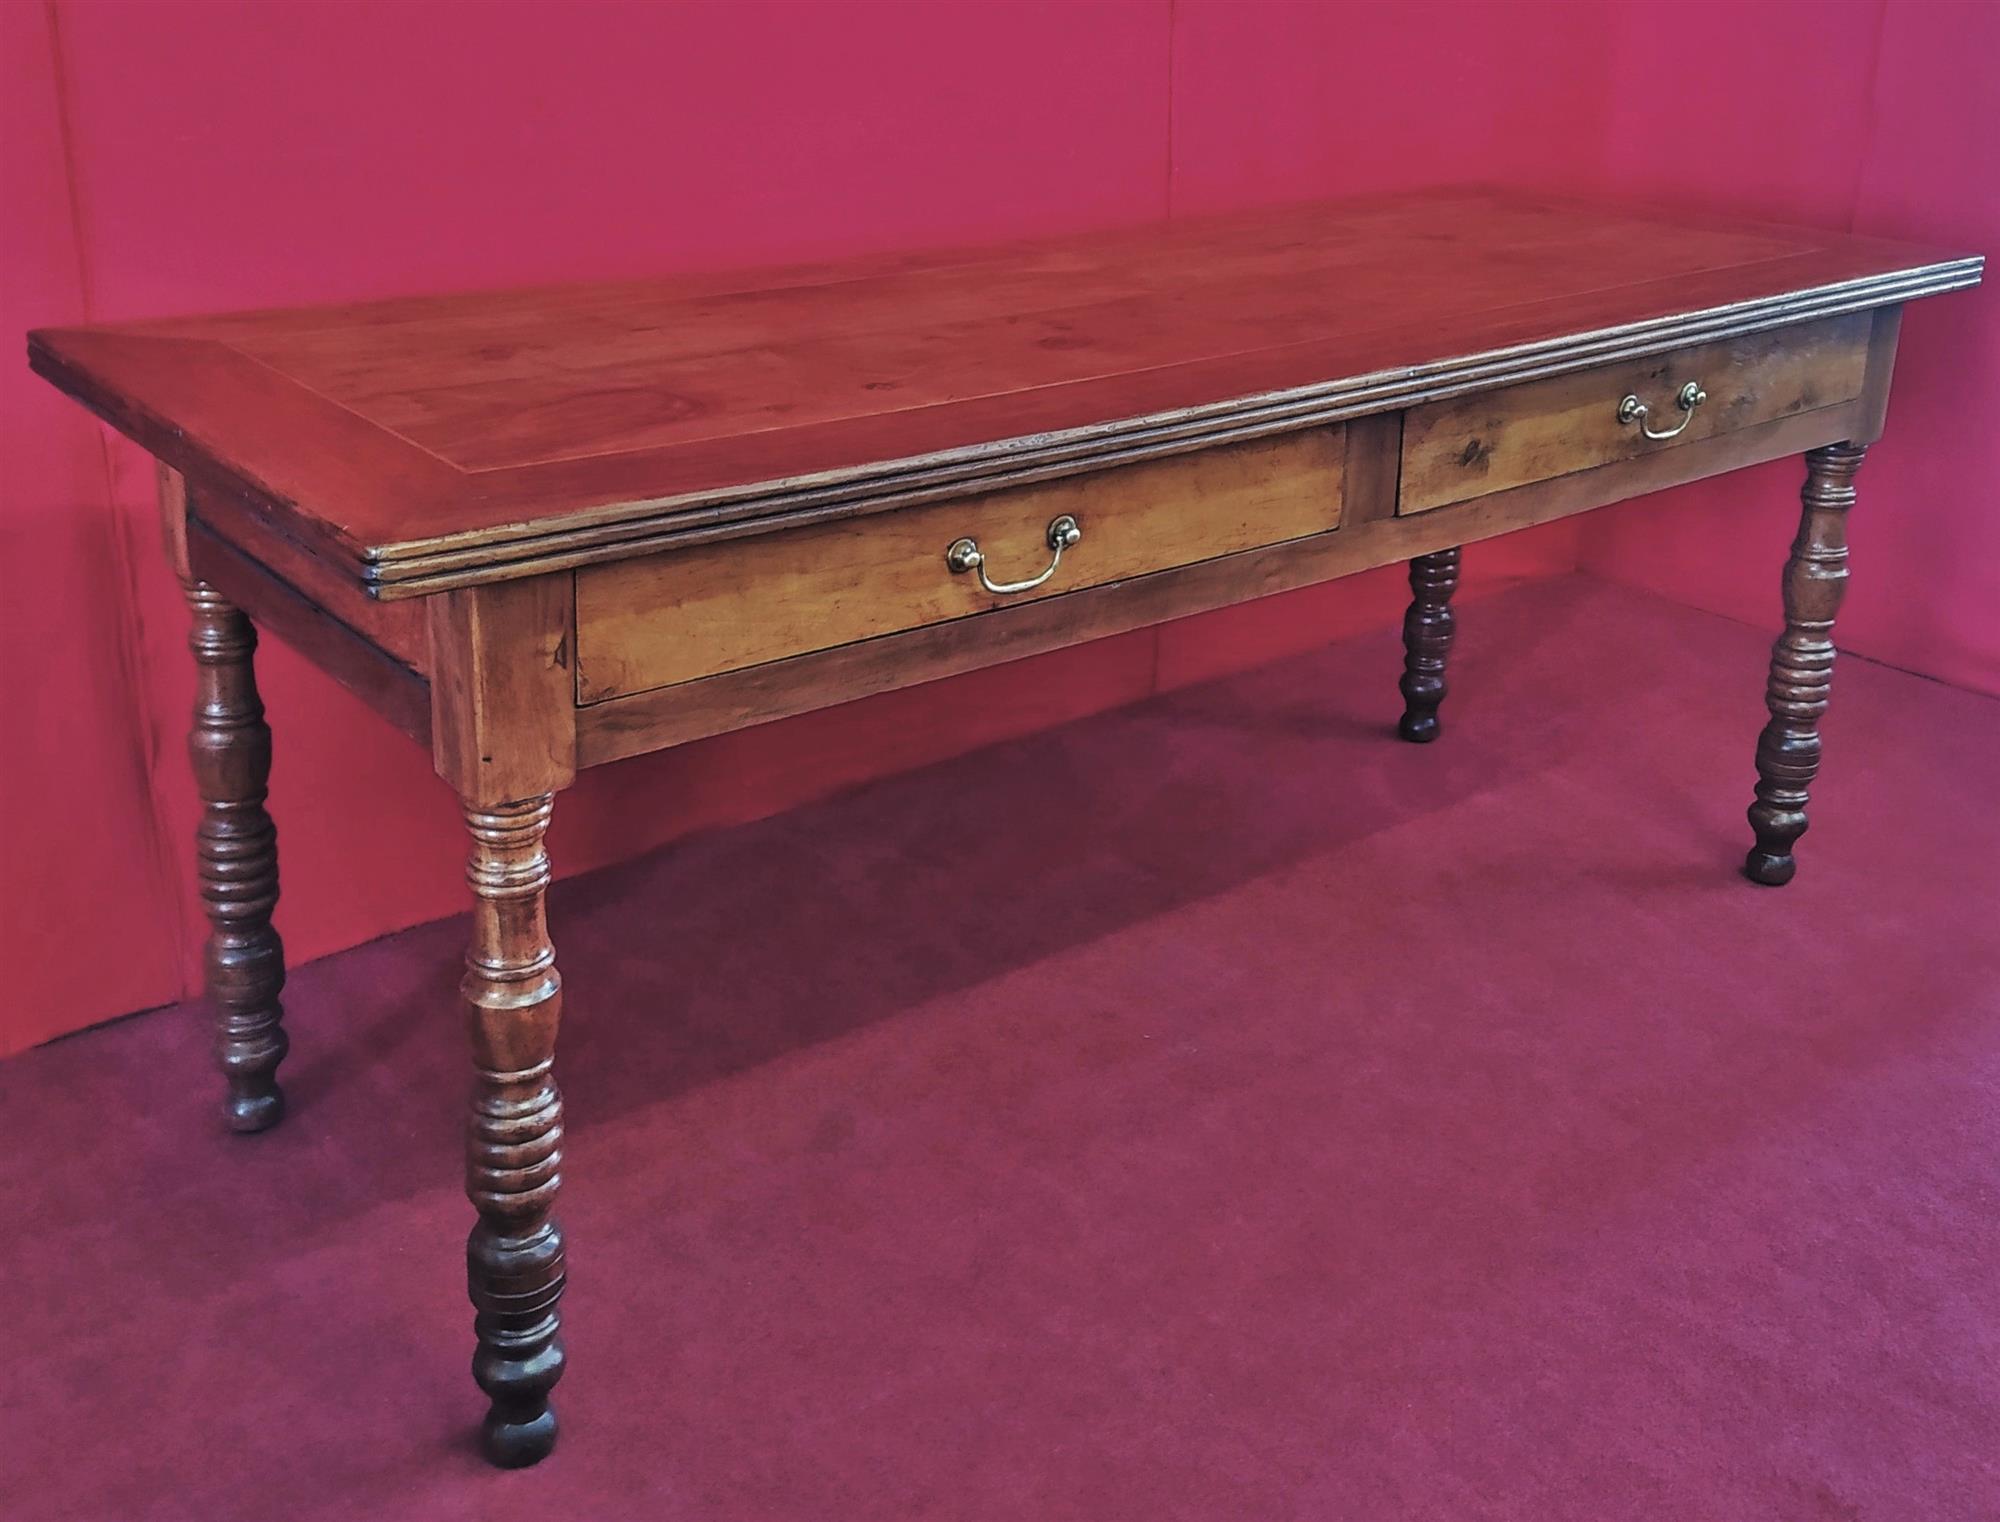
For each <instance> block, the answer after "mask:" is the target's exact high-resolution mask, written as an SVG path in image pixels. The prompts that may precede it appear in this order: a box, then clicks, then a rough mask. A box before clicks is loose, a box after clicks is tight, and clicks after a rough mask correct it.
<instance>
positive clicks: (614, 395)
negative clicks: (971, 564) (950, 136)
mask: <svg viewBox="0 0 2000 1522" xmlns="http://www.w3.org/2000/svg"><path fill="white" fill-rule="evenodd" d="M1979 271H1980V261H1979V260H1978V259H1976V258H1967V257H1959V256H1955V255H1950V254H1945V253H1940V252H1937V251H1934V250H1925V249H1918V248H1912V247H1909V246H1906V245H1900V244H1893V243H1887V242H1883V241H1881V240H1878V239H1871V238H1858V237H1852V236H1849V235H1845V234H1838V233H1822V232H1815V231H1804V230H1799V229H1786V228H1775V227H1769V226H1764V225H1761V224H1755V223H1748V222H1742V221H1732V220H1726V219H1716V218H1709V217H1698V216H1690V215H1688V214H1685V213H1680V212H1676V213H1671V214H1669V213H1662V212H1657V211H1649V210H1645V209H1634V208H1631V207H1622V206H1603V205H1592V204H1588V203H1582V202H1575V201H1569V200H1564V199H1560V198H1554V197H1548V196H1528V195H1521V194H1514V193H1504V192H1498V191H1488V190H1443V191H1426V192H1417V193H1406V194H1397V195H1388V196H1381V197H1375V198H1370V199H1364V200H1355V201H1346V202H1338V203H1322V204H1310V205H1302V206H1292V207H1284V208H1278V209H1274V210H1263V211H1257V212H1252V213H1245V214H1239V215H1235V216H1229V217H1219V218H1211V219H1199V220H1193V221H1185V222H1179V223H1174V224H1172V225H1169V226H1165V227H1150V228H1136V229H1126V230H1121V231H1116V232H1106V233H1097V234H1092V235H1088V236H1082V237H1071V238H1067V239H1063V240H1059V241H1054V242H1042V243H1033V244H1015V245H1005V246H1001V247H996V248H985V249H974V250H958V251H947V252H940V253H926V254H915V255H909V254H903V255H890V256H874V257H869V258H861V259H853V260H847V261H841V262H836V263H831V264H823V265H816V266H808V267H802V268H792V269H773V270H758V271H749V272H740V271H739V272H733V273H723V274H717V275H706V276H680V277H675V278H671V279H662V280H650V281H635V282H624V283H617V284H606V285H596V286H585V287H561V288H545V289H537V290H527V291H510V292H492V293H473V294H461V295H453V296H440V297H416V298H410V299H405V300H397V301H384V302H374V303H366V304H361V305H348V306H340V307H324V308H306V309H297V310H290V311H281V312H260V313H247V314H238V315H231V316H221V317H201V318H190V319H173V320H165V321H152V322H141V323H130V324H121V325H115V326H109V327H100V328H86V329H67V330H57V331H44V332H40V333H37V334H33V335H31V337H30V358H31V361H32V363H33V364H34V365H35V367H36V368H37V369H38V370H40V371H41V372H42V373H43V374H44V375H46V376H48V377H49V378H50V379H52V380H53V381H55V382H56V383H57V384H58V385H60V386H62V387H64V388H65V389H67V390H69V391H71V392H72V393H73V394H75V395H76V396H78V397H79V398H81V399H83V400H84V401H85V402H86V403H88V404H89V405H90V406H92V407H93V408H95V409H96V410H97V411H98V412H99V413H101V414H102V415H103V416H105V417H106V418H108V419H109V420H110V421H112V422H113V423H114V424H115V425H116V426H118V427H120V428H122V429H124V430H125V431H126V432H128V433H129V434H131V435H132V436H133V437H135V438H136V439H138V440H139V441H140V442H141V443H142V444H144V445H145V446H146V447H148V448H149V449H151V450H152V451H153V452H154V453H155V454H156V455H158V456H159V457H160V458H161V459H162V460H164V461H165V462H166V463H167V464H168V465H170V466H172V467H173V468H175V469H178V470H181V471H183V472H185V473H187V474H188V475H189V477H190V479H191V480H192V481H194V482H195V483H196V484H197V485H200V486H204V487H219V488H221V489H224V490H226V491H228V492H231V493H234V494H237V495H239V496H241V497H243V498H245V499H247V500H249V501H252V502H254V503H255V504H256V507H257V510H258V511H259V512H260V513H261V514H262V515H263V517H264V519H265V521H266V522H267V523H268V524H269V525H270V526H271V527H272V528H273V529H274V531H276V532H278V533H281V534H282V535H283V536H284V537H286V538H288V539H290V540H292V541H294V542H296V543H299V544H301V545H305V546H309V547H311V548H312V549H313V550H314V552H315V553H318V554H321V555H323V556H325V557H326V558H328V559H329V560H331V561H333V562H335V563H337V564H338V566H339V567H340V569H341V571H342V573H343V574H345V575H347V576H349V577H350V578H353V579H356V580H359V581H361V582H363V583H365V584H366V585H368V586H369V587H370V588H371V590H373V591H375V592H376V593H377V594H378V595H380V596H385V597H400V596H414V595H419V594H421V593H424V592H428V591H435V590H441V589H444V588H448V587H452V586H464V585H472V584H477V583H480V582H484V581H490V580H496V579H501V578H506V577H516V576H528V575H534V574H539V573H541V572H544V571H549V570H555V569H565V568H570V567H573V566H577V565H582V564H588V563H591V562H594V561H602V560H616V559H623V558H628V557H630V556H633V555H637V554H643V553H647V552H650V551H652V550H656V549H661V548H668V547H677V546H685V545H691V544H695V543H700V542H704V541H706V540H712V539H715V538H720V537H731V536H737V535H743V534H751V533H764V532H772V531H775V530H778V529H790V528H799V527H804V526H807V525H809V524H812V523H815V522H823V521H827V520H828V519H831V518H836V517H843V516H851V515H856V514H862V513H871V512H879V511H886V510H890V509H893V508H900V507H904V506H909V505H912V504H914V503H916V502H919V501H927V500H938V499H939V498H941V497H946V496H962V495H965V494H966V493H968V492H979V491H988V490H995V489H1000V488H1003V487H1008V486H1014V485H1022V484H1027V482H1028V481H1029V480H1033V479H1047V478H1050V477H1052V476H1059V475H1065V474H1075V473H1078V472H1083V471H1090V470H1096V469H1102V468H1108V467H1111V466H1116V465H1120V464H1127V463H1131V462H1133V461H1134V460H1135V459H1138V458H1142V457H1145V456H1147V455H1156V454H1161V453H1170V452H1175V451H1184V450H1188V449H1195V448H1204V447H1210V446H1212V445H1213V444H1216V443H1220V442H1227V441H1230V440H1232V439H1240V438H1243V437H1247V436H1251V435H1253V434H1255V433H1259V432H1261V433H1273V432H1283V431H1287V430H1291V429H1296V428H1302V427H1311V426H1315V425H1317V424H1321V423H1325V422H1330V421H1336V420H1339V419H1341V418H1346V417H1353V416H1361V415H1365V414H1367V413H1370V412H1379V411H1386V410H1393V409H1394V408H1397V407H1401V406H1413V405H1421V404H1423V403H1425V402H1429V401H1435V400H1439V399H1441V398H1443V397H1445V396H1449V395H1455V394H1462V393H1464V392H1466V391H1469V390H1475V389H1481V388H1488V387H1491V386H1493V385H1496V384H1501V383H1505V382H1509V381H1516V380H1530V379H1538V378H1543V377H1546V376H1548V375H1551V374H1560V373H1563V372H1564V371H1566V370H1571V369H1579V368H1585V367H1588V366H1589V365H1592V364H1604V363H1610V362H1613V361H1616V360H1620V359H1629V358H1634V357H1640V356H1643V355H1645V354H1650V353H1659V352H1663V351H1665V350H1667V349H1672V348H1682V347H1686V346H1688V345H1689V344H1692V343H1697V342H1708V341H1714V340H1719V339H1724V338H1728V337H1732V336H1735V335H1737V334H1739V333H1743V332H1756V331H1762V330H1764V329H1767V328H1771V327H1778V326H1785V325H1789V324H1796V323H1799V322H1805V321H1812V320H1816V319H1818V318H1821V317H1825V316H1829V315H1833V314H1835V313H1837V312H1841V311H1856V310H1863V309H1873V308H1877V307H1883V306H1889V305H1894V304H1895V303H1897V302H1899V301H1903V300H1908V299H1910V298H1912V297H1914V296H1921V295H1926V294H1930V293H1933V292H1936V291H1942V290H1949V289H1955V288H1958V287H1960V286H1964V285H1968V284H1972V283H1974V282H1976V281H1977V279H1978V278H1979Z"/></svg>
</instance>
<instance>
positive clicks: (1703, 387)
mask: <svg viewBox="0 0 2000 1522" xmlns="http://www.w3.org/2000/svg"><path fill="white" fill-rule="evenodd" d="M1869 326H1870V323H1869V317H1868V314H1867V313H1865V312H1861V313H1855V314H1853V315H1851V316H1846V317H1832V318H1827V319H1825V320H1823V321H1821V322H1815V323H1807V324H1803V325H1801V326H1799V327H1796V328H1782V329H1779V330H1777V331H1776V332H1770V333H1753V334H1750V335H1748V336H1746V337H1743V338H1732V339H1725V340H1723V341H1721V342H1718V343H1712V344H1701V345H1698V346H1696V347H1693V348H1688V349H1679V350H1676V351H1674V352H1673V353H1671V354H1662V355H1656V356H1654V357H1652V358H1650V359H1639V360H1629V361H1626V362H1624V363H1621V364H1615V365H1605V366H1602V367H1600V368H1598V369H1594V370H1580V371H1577V372H1576V373H1575V374H1573V375H1559V376H1556V377H1554V378H1553V379H1550V380H1544V381H1530V382H1528V383H1527V384H1525V385H1520V386H1510V387H1508V388H1507V389H1505V390H1502V391H1488V392H1482V393H1480V394H1478V395H1476V396H1468V397H1459V398H1455V399H1453V400H1451V401H1444V402H1433V403H1431V404H1429V405H1428V406H1423V407H1414V408H1412V409H1411V410H1410V411H1409V413H1408V414H1407V415H1406V417H1405V418H1404V423H1403V472H1402V484H1401V487H1400V488H1399V491H1398V495H1397V511H1398V512H1402V513H1421V512H1424V511H1426V510H1428V509H1430V508H1433V507H1444V506H1446V505H1447V504H1449V503H1452V502H1464V501H1468V500H1469V499H1471V498H1474V497H1483V496H1486V495H1488V494H1490V493H1492V492H1498V491H1506V490H1507V489H1509V488H1510V487H1515V486H1526V485H1528V484H1529V483H1531V482H1534V481H1548V480H1553V479H1554V478H1555V477H1557V476H1566V475H1569V474H1571V473H1572V472H1575V471H1579V470H1589V469H1591V468H1592V467H1593V466H1598V465H1609V464H1612V463H1614V462H1616V461H1619V460H1629V459H1633V458H1635V457H1637V456H1639V455H1642V454H1650V453H1652V452H1653V451H1655V450H1661V449H1675V448H1679V447H1682V446H1684V445H1687V444H1693V443H1697V442H1699V441H1701V440H1703V439H1711V438H1715V437H1718V436H1719V435H1722V434H1727V433H1734V432H1736V431H1737V430H1739V429H1743V428H1750V427H1753V426H1755V425H1756V424H1758V423H1769V422H1772V421H1775V420H1776V419H1778V418H1783V417H1789V416H1791V415H1792V414H1793V413H1798V412H1811V411H1813V410H1814V409H1816V408H1820V407H1831V406H1834V405H1837V404H1838V403H1841V402H1847V401H1852V400H1853V399H1854V398H1855V397H1857V396H1859V395H1860V394H1861V384H1862V378H1863V375H1864V374H1865V372H1866V370H1867V363H1868V333H1869ZM1690 385H1692V386H1694V387H1696V388H1698V389H1699V391H1700V392H1702V393H1704V395H1705V400H1703V401H1701V402H1700V403H1699V404H1697V405H1695V406H1694V407H1692V408H1686V407H1683V406H1681V405H1679V400H1678V399H1679V397H1680V394H1681V392H1682V391H1683V389H1684V388H1686V387H1688V386H1690ZM1627 397H1636V398H1637V399H1638V402H1639V403H1641V404H1643V405H1644V408H1645V411H1644V413H1643V414H1642V415H1640V416H1637V417H1634V416H1631V415H1630V414H1631V411H1632V407H1633V404H1632V403H1629V402H1626V401H1625V399H1626V398H1627ZM1621 404H1622V405H1621ZM1621 412H1622V413H1624V414H1625V415H1624V416H1622V417H1621ZM1646 430H1651V431H1652V432H1654V433H1657V434H1666V433H1671V435H1672V436H1671V437H1667V438H1649V437H1647V433H1646Z"/></svg>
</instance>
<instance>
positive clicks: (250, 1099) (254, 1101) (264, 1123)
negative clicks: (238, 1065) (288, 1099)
mask: <svg viewBox="0 0 2000 1522" xmlns="http://www.w3.org/2000/svg"><path fill="white" fill-rule="evenodd" d="M284 1118H285V1091H284V1090H283V1089H281V1088H279V1087H278V1086H277V1085H276V1084H272V1085H271V1087H270V1088H268V1089H266V1090H264V1091H263V1092H262V1093H259V1094H231V1095H230V1096H229V1097H228V1098H227V1099H225V1100H224V1101H223V1102H222V1119H223V1121H224V1123H225V1124H226V1125H227V1126H228V1127H229V1129H230V1130H232V1131H235V1132H237V1133H238V1134H240V1135H244V1136H248V1135H250V1134H251V1133H252V1132H255V1131H268V1130H270V1129H271V1127H273V1126H275V1125H276V1124H277V1123H278V1122H279V1121H281V1120H283V1119H284Z"/></svg>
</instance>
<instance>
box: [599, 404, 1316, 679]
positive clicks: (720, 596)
mask: <svg viewBox="0 0 2000 1522" xmlns="http://www.w3.org/2000/svg"><path fill="white" fill-rule="evenodd" d="M1346 450H1347V435H1346V430H1345V428H1343V427H1340V426H1333V427H1325V428H1315V429H1310V430H1307V431H1305V432H1300V433H1291V434H1284V435H1281V436H1279V437H1277V438H1272V439H1258V440H1253V441H1250V442H1247V443H1241V444H1230V445H1225V446H1221V447H1218V448H1214V449H1208V450H1203V451H1201V452H1199V453H1194V454H1186V455H1176V456H1173V457H1171V458H1168V459H1164V460H1155V461H1149V462H1147V463H1144V464H1139V465H1127V466H1121V467H1119V468H1117V469H1115V470H1107V471H1099V472H1096V473H1094V474H1091V475H1085V476H1073V477H1070V478H1068V479H1065V480H1061V481H1051V482H1046V483H1043V484H1040V485H1035V486H1023V487H1016V488H1013V489H1012V490H1008V491H1000V492H992V493H988V494H985V495H982V496H973V497H965V498H961V499H957V500H954V501H950V502H942V503H938V504H935V505H932V506H926V507H913V508H904V509H902V510H899V511H894V512H887V513H879V514H875V515H872V516H868V517H861V518H853V519H849V520H847V521H845V522H841V523H833V524H826V525H822V526H820V527H816V528H809V529H793V530H789V531H786V532H781V533H773V534H766V535H762V536H759V537H753V538H747V539H739V540H733V541H727V542H723V543H718V544H709V545H702V546H699V547H697V548H693V549H686V550H669V551H665V552H663V553H661V554H658V555H653V556H648V557H646V558H643V559H638V560H630V561H623V562H620V563H618V564H615V565H606V566H593V567H590V568H588V569H585V570H581V571H578V572H577V575H576V655H577V700H578V701H579V702H580V703H595V702H599V701H602V700H604V699H606V698H613V697H618V696H621V695H624V694H628V693H634V692H644V691H648V690H650V689H652V688H655V687H665V686H669V685H672V684H673V683H676V682H687V681H693V680H694V679H696V678H698V677H704V676H713V675H715V674H716V673H718V672H722V671H734V670H738V669H741V668H742V667H745V666H755V665H760V664H762V663H764V662H766V661H776V660H783V659H784V658H785V657H787V656H793V655H802V654H805V653H806V652H808V651H812V650H825V649H829V648H831V647H833V646H836V645H846V644H852V643H854V642H855V641H857V640H864V639H868V638H871V637H872V636H875V635H879V634H890V633H894V632H896V631H898V630H903V629H914V628H919V627H921V626H923V625H925V624H935V623H943V622H946V621H948V620H951V619H958V618H966V617H969V616H971V615H973V614H977V613H984V612H988V611H991V610H994V609H999V608H1005V607H1009V606H1014V605H1017V604H1020V603H1023V602H1027V601H1031V600H1033V599H1036V598H1042V597H1053V596H1058V595H1061V594H1062V593H1066V592H1074V591H1078V590H1080V589H1082V588H1085V587H1092V586H1098V585H1101V584H1102V583H1105V582H1110V581H1119V580H1123V579H1125V578H1127V577H1132V576H1143V575H1145V574H1147V573H1148V572H1151V571H1163V570H1168V569H1170V568H1172V567H1174V566H1180V565H1191V564H1193V563H1195V562H1196V561H1201V560H1211V559H1214V558H1215V557H1216V556H1218V555H1228V554H1233V553H1235V552H1236V551H1239V550H1248V549H1256V548H1258V547H1259V546H1262V545H1267V544H1277V543H1279V542H1281V541H1283V540H1287V539H1298V538H1303V537H1304V536H1306V535H1309V534H1321V533H1325V532H1326V531H1328V530H1329V529H1333V528H1337V527H1339V524H1340V514H1341V503H1342V496H1343V489H1344V485H1345V466H1346ZM1063 517H1069V518H1073V519H1074V520H1075V522H1076V526H1077V529H1078V531H1079V532H1078V538H1077V539H1076V541H1075V543H1074V544H1071V545H1069V546H1068V547H1066V548H1065V549H1064V550H1063V552H1062V555H1061V559H1060V563H1059V564H1057V565H1056V567H1055V571H1054V574H1052V575H1050V576H1049V577H1048V579H1047V580H1045V581H1043V582H1041V583H1040V584H1039V585H1037V586H1035V587H1033V588H1030V589H1026V590H1021V591H1016V592H1008V593H999V594H996V593H994V592H992V591H989V590H987V589H986V588H985V587H984V586H982V585H981V575H982V574H983V575H984V576H985V577H986V578H987V579H988V580H990V581H992V582H993V583H995V584H998V585H1010V584H1014V583H1019V582H1025V581H1029V580H1032V579H1033V578H1034V577H1036V576H1038V575H1039V574H1040V573H1041V572H1042V571H1044V570H1045V569H1047V568H1048V567H1049V565H1050V563H1051V561H1052V560H1053V559H1054V558H1055V556H1054V551H1053V549H1052V547H1051V543H1050V526H1051V524H1052V523H1053V522H1054V521H1055V520H1056V519H1059V518H1063ZM966 538H970V539H972V540H974V541H975V543H976V545H977V547H978V552H979V555H980V557H982V564H981V565H979V566H977V567H969V568H967V569H963V570H960V571H953V570H952V569H951V567H950V566H949V565H948V564H947V552H948V551H950V550H951V548H952V547H953V545H954V544H956V543H957V542H958V541H959V540H961V539H966Z"/></svg>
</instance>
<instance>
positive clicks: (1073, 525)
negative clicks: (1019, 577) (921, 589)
mask: <svg viewBox="0 0 2000 1522" xmlns="http://www.w3.org/2000/svg"><path fill="white" fill-rule="evenodd" d="M1081 538H1083V526H1082V525H1081V524H1079V523H1078V522H1077V521H1076V519H1074V518H1072V517H1071V516H1070V515H1069V514H1068V513H1064V514H1063V515H1062V516H1061V517H1060V518H1057V519H1054V520H1053V521H1051V522H1050V524H1049V531H1048V534H1047V539H1048V544H1049V548H1050V549H1052V550H1054V551H1055V552H1056V553H1055V558H1054V559H1053V560H1051V561H1050V562H1049V563H1048V565H1047V567H1046V568H1045V569H1044V570H1043V571H1042V574H1041V575H1039V576H1031V577H1029V578H1028V579H1027V580H1026V581H989V580H988V579H987V576H986V554H985V552H984V551H983V550H981V549H980V548H979V541H978V540H976V539H954V540H952V542H951V548H949V549H948V550H946V551H945V552H944V563H945V564H946V565H948V566H950V567H951V573H952V575H954V576H963V575H964V574H965V573H966V572H967V571H977V572H978V573H979V584H980V585H981V586H982V587H984V588H986V590H987V591H989V592H991V593H992V594H993V595H994V596H995V597H1005V596H1006V595H1007V594H1008V593H1010V592H1032V591H1034V589H1035V588H1036V587H1038V586H1040V585H1041V584H1042V583H1043V582H1045V581H1047V580H1048V579H1049V578H1050V577H1051V576H1053V575H1055V573H1056V567H1057V566H1059V565H1061V564H1062V558H1063V551H1064V550H1066V549H1068V548H1069V547H1070V546H1071V545H1073V544H1075V543H1076V542H1077V541H1078V540H1079V539H1081Z"/></svg>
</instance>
